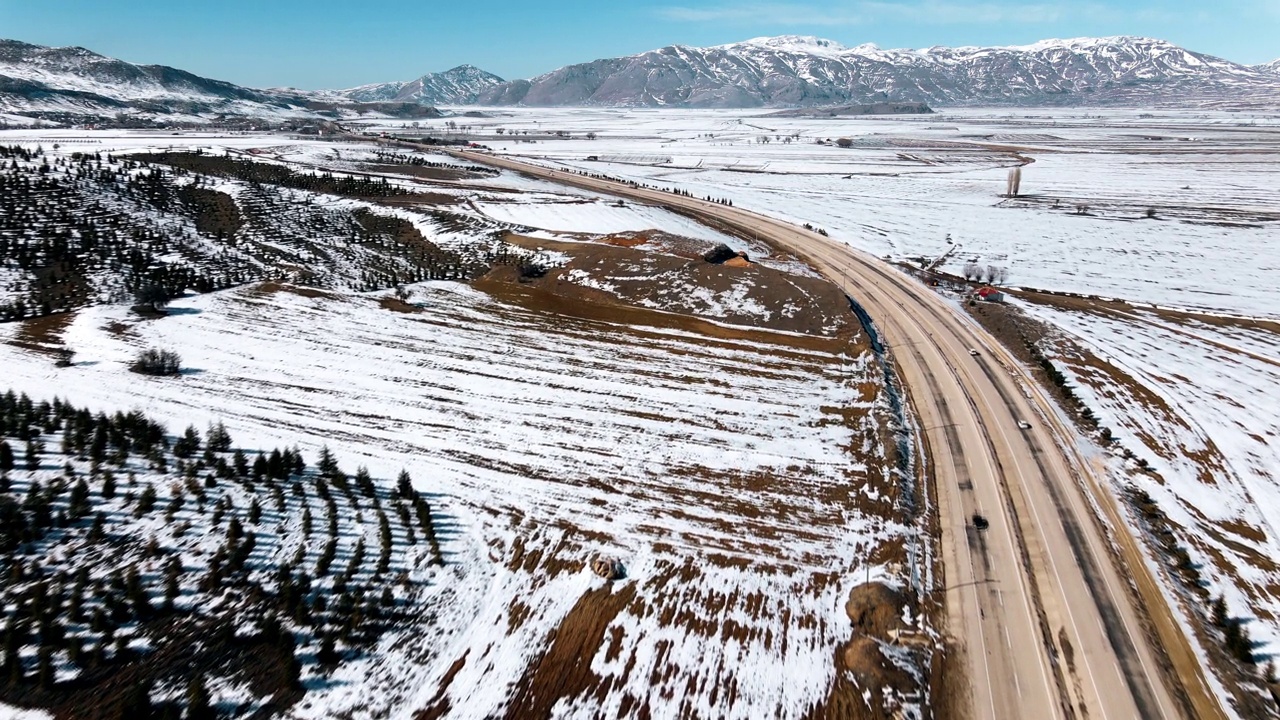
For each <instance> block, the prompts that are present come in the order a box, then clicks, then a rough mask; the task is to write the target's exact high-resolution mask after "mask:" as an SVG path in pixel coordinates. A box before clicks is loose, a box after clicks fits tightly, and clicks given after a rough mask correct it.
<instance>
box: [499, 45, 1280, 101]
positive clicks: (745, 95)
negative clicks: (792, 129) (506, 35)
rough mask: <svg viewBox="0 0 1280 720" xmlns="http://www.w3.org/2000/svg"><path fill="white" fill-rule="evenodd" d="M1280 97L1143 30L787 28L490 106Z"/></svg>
mask: <svg viewBox="0 0 1280 720" xmlns="http://www.w3.org/2000/svg"><path fill="white" fill-rule="evenodd" d="M1232 100H1238V101H1250V102H1259V101H1260V102H1264V103H1265V102H1268V101H1270V102H1274V103H1277V104H1280V79H1278V78H1277V77H1276V74H1275V73H1274V72H1266V71H1264V70H1263V69H1260V68H1253V67H1248V66H1244V65H1239V64H1236V63H1233V62H1229V61H1227V60H1222V59H1220V58H1216V57H1212V56H1209V55H1204V54H1201V53H1196V52H1192V51H1190V50H1186V49H1183V48H1181V47H1178V46H1176V45H1173V44H1171V43H1168V42H1165V41H1163V40H1153V39H1149V38H1140V37H1110V38H1076V39H1072V40H1044V41H1041V42H1038V43H1035V44H1033V45H1024V46H1014V47H959V48H947V47H932V48H927V49H923V50H882V49H881V48H879V47H876V46H875V45H869V44H868V45H859V46H857V47H852V48H848V47H844V46H842V45H840V44H839V43H837V42H834V41H831V40H824V39H821V38H815V37H805V36H792V35H787V36H780V37H765V38H755V39H752V40H747V41H745V42H739V43H733V44H729V45H719V46H715V47H708V48H695V47H688V46H683V45H672V46H669V47H665V48H662V49H659V50H653V51H650V52H646V53H641V54H639V55H633V56H630V57H622V58H609V59H602V60H595V61H593V62H589V63H582V64H577V65H570V66H567V67H563V68H560V69H558V70H555V71H553V72H550V73H547V74H545V75H542V76H539V77H536V78H533V79H532V80H520V81H515V82H509V83H504V84H502V85H499V86H497V87H494V88H493V89H491V90H489V91H488V92H486V93H484V94H482V95H481V96H480V98H479V99H478V102H480V103H482V104H493V105H504V104H524V105H620V106H682V107H755V106H809V105H834V104H848V103H875V102H885V101H892V102H925V103H930V104H935V105H967V104H968V105H973V104H1012V105H1076V104H1122V105H1147V104H1157V103H1165V102H1171V103H1187V102H1197V101H1232Z"/></svg>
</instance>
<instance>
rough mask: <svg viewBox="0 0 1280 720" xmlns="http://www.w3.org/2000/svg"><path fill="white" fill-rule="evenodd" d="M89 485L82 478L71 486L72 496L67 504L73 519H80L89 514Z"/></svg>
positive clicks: (68, 511) (68, 512)
mask: <svg viewBox="0 0 1280 720" xmlns="http://www.w3.org/2000/svg"><path fill="white" fill-rule="evenodd" d="M89 509H90V508H89V485H88V484H87V483H86V482H85V481H84V478H80V480H79V481H78V482H76V484H75V485H74V486H73V487H72V488H71V498H70V500H69V501H68V505H67V514H68V515H69V516H70V517H71V518H72V519H73V520H78V519H80V518H82V517H84V516H85V515H88V514H89Z"/></svg>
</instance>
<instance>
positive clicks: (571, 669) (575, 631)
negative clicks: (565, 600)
mask: <svg viewBox="0 0 1280 720" xmlns="http://www.w3.org/2000/svg"><path fill="white" fill-rule="evenodd" d="M634 597H635V586H633V585H628V586H626V587H623V588H620V589H618V590H617V591H614V590H613V587H612V586H611V585H603V586H601V587H598V588H596V589H594V590H591V591H589V592H587V593H586V594H585V595H583V596H582V597H581V598H579V600H578V602H577V604H575V605H574V606H573V609H572V610H570V611H569V614H568V615H566V616H565V618H564V620H563V621H562V622H561V623H560V627H558V628H556V629H555V630H554V631H552V633H551V637H550V638H549V640H550V646H549V647H548V648H547V651H546V652H545V653H543V655H542V657H540V658H539V659H538V661H537V662H535V663H534V664H533V665H532V666H531V667H530V668H529V670H528V672H526V673H525V676H524V677H523V678H521V680H520V683H519V689H518V690H517V692H516V695H515V697H514V698H513V699H512V702H511V704H510V705H509V706H508V707H507V717H508V718H511V719H512V720H536V719H538V718H550V717H551V709H552V708H553V707H555V704H556V702H557V701H559V700H560V698H564V697H577V696H578V695H581V694H582V693H584V692H586V691H587V690H588V689H589V688H591V687H593V686H595V685H596V684H598V683H599V682H600V681H601V678H600V677H599V676H598V675H596V674H595V673H594V672H592V670H591V660H592V658H594V657H595V656H596V653H597V652H598V651H599V650H600V647H601V645H602V644H603V642H604V637H605V630H606V629H607V628H608V626H609V623H610V622H612V621H613V619H614V618H615V617H616V616H617V615H618V613H619V612H620V611H621V610H622V609H623V608H624V607H626V606H627V604H628V603H630V602H631V600H632V598H634Z"/></svg>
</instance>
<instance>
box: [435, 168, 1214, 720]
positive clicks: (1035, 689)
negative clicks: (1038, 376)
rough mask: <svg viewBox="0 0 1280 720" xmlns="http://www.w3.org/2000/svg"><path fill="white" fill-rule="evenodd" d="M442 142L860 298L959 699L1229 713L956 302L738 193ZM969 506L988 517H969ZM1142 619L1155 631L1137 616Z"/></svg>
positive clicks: (980, 704) (1100, 492)
mask: <svg viewBox="0 0 1280 720" xmlns="http://www.w3.org/2000/svg"><path fill="white" fill-rule="evenodd" d="M453 154H454V155H456V156H457V157H459V158H461V159H465V160H467V161H471V162H476V163H484V164H488V165H492V166H497V167H502V168H507V169H510V170H516V171H519V172H523V173H525V174H528V175H532V176H536V177H540V178H543V179H547V180H552V181H555V182H558V183H562V184H567V185H573V186H577V187H583V188H587V189H590V190H595V191H600V192H605V193H610V194H613V195H617V196H621V197H626V198H629V199H632V200H638V201H642V202H645V203H649V204H653V205H659V206H668V207H676V208H681V209H683V210H685V211H690V212H693V213H695V214H697V215H701V216H704V217H709V218H713V219H715V220H718V221H720V222H723V223H728V224H730V225H733V226H735V227H737V228H740V229H743V230H746V231H748V232H752V233H755V234H756V235H757V236H758V237H760V238H761V239H763V240H766V241H768V242H770V243H771V244H773V245H774V246H775V247H779V248H782V249H785V250H788V251H790V252H792V253H794V254H796V255H798V256H800V257H802V258H804V259H806V260H808V261H809V262H810V263H811V264H812V265H813V266H814V267H815V268H816V269H818V270H819V271H820V272H822V273H823V274H824V275H826V277H828V278H829V279H830V280H831V281H833V282H835V283H836V284H838V285H840V286H841V287H842V288H843V289H844V290H845V292H846V293H847V294H848V295H849V296H850V297H851V298H853V299H854V300H855V301H856V302H857V303H858V304H860V305H861V306H862V307H863V308H864V309H865V310H866V311H867V313H868V315H869V316H870V317H871V318H872V319H873V322H874V323H875V325H876V326H877V328H878V330H879V332H880V334H881V337H882V339H883V340H884V342H885V345H886V347H887V348H888V351H889V352H890V354H891V357H892V360H893V362H894V363H895V365H896V367H897V370H898V372H899V374H900V376H901V378H902V379H903V382H904V383H905V385H906V387H907V389H908V393H909V395H910V399H911V403H912V406H913V408H914V409H915V412H916V414H917V418H918V421H919V424H920V426H921V427H922V429H923V434H924V440H925V443H926V445H927V449H928V453H929V458H930V463H931V465H930V467H931V468H932V470H933V479H934V482H935V485H936V501H937V505H938V511H939V519H940V525H941V549H942V553H943V569H944V574H945V587H944V588H943V592H945V593H946V608H947V617H948V634H949V635H950V636H951V640H952V643H953V647H954V648H955V649H957V650H958V651H959V654H960V657H961V658H962V660H961V662H962V667H963V668H964V670H965V671H966V672H967V674H968V680H969V681H968V682H965V683H957V684H956V685H957V686H959V687H965V688H968V689H969V697H968V698H965V699H964V701H965V702H967V705H968V707H967V709H966V710H965V711H963V714H964V715H965V716H967V717H974V718H1000V719H1001V720H1007V719H1009V718H1028V719H1030V718H1036V719H1039V718H1044V719H1046V720H1048V719H1051V718H1057V719H1062V720H1067V719H1068V718H1090V719H1092V720H1098V719H1103V720H1129V719H1131V718H1144V719H1147V718H1181V717H1199V718H1219V717H1225V715H1223V713H1222V710H1221V708H1220V706H1219V705H1218V702H1217V699H1216V696H1215V695H1214V694H1213V692H1212V691H1211V690H1210V689H1209V688H1208V686H1207V684H1206V683H1205V679H1204V675H1203V669H1202V668H1201V667H1200V666H1199V664H1198V661H1197V660H1196V657H1195V655H1194V653H1193V652H1192V649H1191V646H1190V644H1189V643H1188V641H1187V639H1186V637H1185V636H1184V635H1183V634H1182V631H1181V629H1180V627H1179V626H1178V625H1177V623H1176V622H1175V621H1174V619H1173V616H1172V614H1171V613H1170V609H1169V607H1168V605H1167V603H1166V601H1165V599H1164V597H1163V595H1162V594H1161V593H1160V590H1159V586H1158V584H1157V581H1156V580H1155V578H1154V577H1153V576H1152V575H1151V573H1150V571H1149V569H1148V568H1147V566H1146V564H1145V563H1144V562H1143V561H1142V559H1141V558H1142V556H1141V554H1140V553H1139V549H1138V546H1137V544H1136V542H1135V541H1134V538H1133V537H1132V536H1131V535H1130V534H1129V533H1128V530H1127V529H1126V527H1125V526H1124V525H1123V523H1122V522H1121V518H1120V515H1119V513H1118V511H1117V510H1116V507H1115V501H1114V498H1112V497H1111V495H1110V492H1109V491H1108V490H1106V489H1105V486H1104V484H1103V481H1101V480H1100V479H1099V478H1097V477H1096V476H1095V475H1094V470H1093V468H1091V467H1090V466H1089V464H1088V463H1087V462H1086V461H1085V459H1084V458H1083V457H1082V456H1081V455H1080V453H1079V452H1078V450H1077V448H1076V446H1075V443H1074V440H1073V439H1072V435H1071V432H1070V430H1069V429H1068V428H1066V427H1064V426H1063V425H1062V424H1061V422H1060V420H1059V419H1058V416H1057V415H1056V414H1055V413H1054V411H1053V409H1052V406H1051V405H1050V403H1049V401H1048V399H1047V398H1046V397H1045V396H1044V395H1043V394H1042V393H1041V391H1040V390H1039V388H1037V387H1036V385H1035V383H1034V381H1033V380H1032V379H1031V377H1030V376H1029V375H1028V374H1027V373H1026V371H1025V369H1023V368H1022V367H1021V365H1019V364H1018V363H1017V362H1016V361H1015V360H1014V359H1013V358H1012V357H1011V356H1009V355H1008V354H1007V352H1005V351H1004V349H1003V348H1001V347H1000V346H999V345H998V343H997V342H996V341H995V340H994V339H993V338H991V337H990V336H989V335H988V334H987V333H986V332H985V331H983V330H982V329H981V328H979V327H978V326H977V325H976V324H975V323H973V322H972V321H971V320H969V319H968V318H967V317H964V316H963V315H962V313H961V312H960V311H958V310H957V309H955V308H954V307H952V306H951V305H949V304H948V303H947V302H945V301H944V300H943V299H942V298H940V297H939V296H938V295H936V294H935V293H933V292H932V291H930V290H929V289H928V288H926V287H925V286H924V285H922V284H920V283H918V282H916V281H915V280H913V279H911V278H909V277H907V276H906V275H904V274H902V273H900V272H898V271H896V270H894V269H892V268H891V267H890V266H889V265H888V264H886V263H884V262H883V261H881V260H879V259H877V258H875V257H873V256H870V255H867V254H866V253H863V252H860V251H858V250H855V249H853V248H851V247H849V246H848V245H845V244H843V243H840V242H838V241H834V240H831V239H829V238H826V237H823V236H821V235H818V234H816V233H813V232H809V231H807V230H804V229H801V228H798V227H795V226H793V225H790V224H787V223H784V222H781V221H778V220H773V219H771V218H766V217H763V216H761V215H757V214H755V213H751V212H749V211H745V210H742V209H740V208H732V207H728V206H724V205H720V204H716V203H709V202H706V201H703V200H698V199H696V198H690V197H685V196H681V195H676V194H673V193H670V192H666V191H662V190H655V189H650V188H644V187H633V186H631V185H629V184H625V183H616V182H612V181H607V180H601V179H596V178H590V177H587V176H583V175H581V174H578V173H574V172H568V171H562V170H553V169H549V168H546V167H543V166H539V165H534V164H530V163H525V162H521V161H517V160H514V159H511V158H506V157H501V156H495V155H491V154H488V153H479V152H469V151H453ZM971 349H972V350H977V354H976V355H974V354H971V352H970V350H971ZM1020 422H1025V423H1029V424H1030V427H1027V428H1023V427H1021V426H1020ZM1086 495H1087V497H1086ZM1095 508H1098V509H1100V510H1101V512H1100V513H1099V512H1095ZM975 513H976V514H981V515H982V516H983V517H984V518H985V519H986V520H987V521H988V522H987V527H986V528H985V529H979V528H978V527H976V526H975V525H974V523H973V516H974V515H975ZM1113 547H1114V548H1115V550H1114V551H1112V550H1111V548H1113ZM1118 564H1125V565H1127V566H1128V567H1126V568H1124V570H1123V572H1122V571H1121V570H1120V569H1119V568H1118V567H1117V565H1118ZM1139 598H1140V599H1139ZM1139 605H1141V606H1142V608H1143V612H1142V613H1140V612H1139V610H1138V606H1139ZM1143 619H1145V620H1147V621H1148V622H1149V623H1150V626H1151V627H1152V629H1153V634H1154V636H1155V637H1150V636H1148V635H1147V634H1146V633H1144V632H1143V630H1142V627H1143V626H1142V620H1143ZM1161 663H1164V666H1165V667H1166V668H1168V670H1165V671H1162V670H1161Z"/></svg>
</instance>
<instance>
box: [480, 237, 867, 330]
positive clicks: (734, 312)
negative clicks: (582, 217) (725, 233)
mask: <svg viewBox="0 0 1280 720" xmlns="http://www.w3.org/2000/svg"><path fill="white" fill-rule="evenodd" d="M537 247H541V248H543V249H546V250H553V251H556V252H563V253H565V254H568V255H570V256H571V260H570V261H569V262H568V263H567V264H566V265H565V266H564V267H561V268H555V269H553V270H551V271H550V272H548V273H547V274H546V275H544V276H543V277H541V278H516V277H515V276H514V273H513V272H512V271H511V270H510V269H507V268H498V269H497V270H495V271H494V272H491V273H490V275H489V276H487V279H491V280H505V281H508V282H509V281H511V280H514V279H518V280H519V281H520V284H521V285H523V286H527V287H535V288H541V289H544V290H548V291H550V292H552V293H554V294H555V295H558V296H561V297H565V298H568V299H571V300H575V301H578V302H583V301H585V302H590V303H596V304H605V305H609V304H612V305H625V306H631V307H637V306H638V307H641V308H645V309H650V308H652V309H655V310H661V311H664V312H667V313H678V314H681V315H686V316H692V317H703V318H704V319H706V320H710V321H713V322H716V323H729V324H733V325H740V326H746V327H758V328H762V329H768V330H782V331H786V332H794V333H803V334H805V335H813V336H827V337H834V336H840V335H846V334H850V333H853V332H855V331H857V330H859V329H860V326H859V324H858V321H857V317H856V316H855V315H854V314H853V312H852V310H851V309H850V307H849V303H848V302H847V300H846V299H845V297H844V293H843V292H841V291H840V289H839V288H837V287H836V286H835V285H833V284H832V283H830V282H828V281H826V280H824V279H821V278H814V277H808V276H801V275H794V274H792V273H787V272H784V271H782V270H777V269H774V268H770V267H765V266H763V265H759V264H754V263H744V264H742V265H741V266H738V264H736V263H735V264H734V265H733V266H732V267H728V268H726V267H725V266H724V265H712V264H710V263H707V262H705V261H703V260H701V259H700V258H698V259H692V258H686V257H680V256H676V255H670V254H666V253H659V252H646V251H645V250H640V249H636V248H628V247H619V246H614V245H606V244H600V243H568V242H559V243H557V242H553V241H537ZM726 264H727V263H726ZM584 276H585V277H586V278H587V281H586V282H589V283H593V284H600V285H601V287H591V286H589V285H588V284H586V283H584V281H583V280H581V279H580V278H582V277H584ZM603 288H608V289H607V290H606V289H603ZM710 296H713V297H715V298H717V299H716V300H715V301H711V302H713V303H714V305H709V304H707V303H708V301H707V300H705V299H704V298H706V297H710ZM712 307H715V308H716V309H715V314H714V315H709V314H708V315H703V314H702V313H706V312H710V310H711V308H712ZM708 324H710V323H708Z"/></svg>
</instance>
